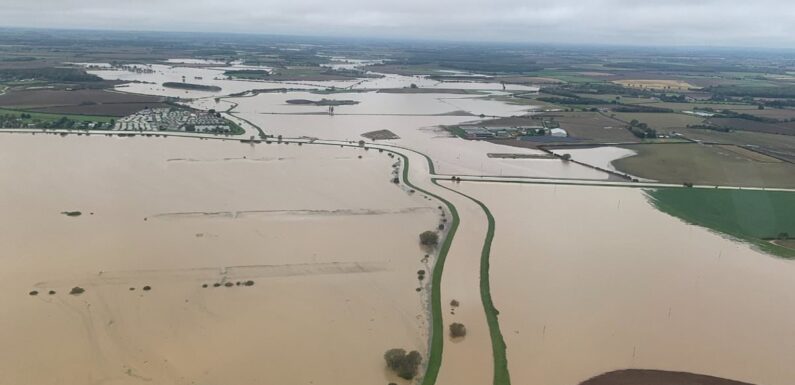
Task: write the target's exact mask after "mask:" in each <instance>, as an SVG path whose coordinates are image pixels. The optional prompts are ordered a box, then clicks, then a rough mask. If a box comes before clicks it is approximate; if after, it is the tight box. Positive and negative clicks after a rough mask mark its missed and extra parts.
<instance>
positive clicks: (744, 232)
mask: <svg viewBox="0 0 795 385" xmlns="http://www.w3.org/2000/svg"><path fill="white" fill-rule="evenodd" d="M648 195H649V197H650V198H651V201H652V202H653V203H654V205H655V206H656V207H657V208H658V209H660V210H661V211H663V212H665V213H668V214H670V215H673V216H675V217H678V218H681V219H683V220H684V221H686V222H688V223H693V224H696V225H699V226H703V227H706V228H709V229H713V230H715V231H719V232H721V233H725V234H728V235H731V236H733V237H737V238H739V239H742V240H745V241H748V242H750V243H753V244H755V245H757V246H758V247H760V248H761V249H762V250H765V251H768V252H771V253H775V254H777V255H780V256H783V257H789V258H795V250H790V249H787V248H784V247H778V246H776V245H772V244H771V243H770V242H768V241H767V240H765V239H771V238H779V237H780V236H781V234H786V236H785V237H787V236H791V235H793V234H795V193H792V192H781V191H758V190H722V189H719V190H712V189H680V188H659V189H655V190H651V191H649V192H648Z"/></svg>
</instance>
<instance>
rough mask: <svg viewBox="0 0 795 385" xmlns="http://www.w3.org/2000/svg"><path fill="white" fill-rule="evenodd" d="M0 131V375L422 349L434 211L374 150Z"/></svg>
mask: <svg viewBox="0 0 795 385" xmlns="http://www.w3.org/2000/svg"><path fill="white" fill-rule="evenodd" d="M2 139H3V140H2V141H0V210H2V212H3V215H2V217H0V243H2V244H3V253H2V255H0V261H1V262H2V264H3V269H2V270H0V301H2V303H3V309H4V313H3V314H4V316H3V317H0V341H2V344H3V346H6V347H13V349H12V348H8V349H3V350H2V352H0V372H1V373H3V376H4V379H3V382H7V383H9V384H46V383H70V384H71V383H74V384H77V383H81V384H83V383H112V384H133V383H140V382H142V381H146V382H152V383H172V384H191V383H229V382H233V383H265V382H276V383H316V384H318V383H339V384H341V383H388V382H401V381H397V379H396V378H394V376H393V375H391V374H389V373H388V372H387V371H386V370H385V369H384V364H383V352H384V351H385V350H387V349H389V348H393V347H403V348H406V349H409V350H411V349H417V350H420V351H421V352H423V356H425V357H427V352H426V350H427V338H428V335H427V330H428V324H427V320H426V310H427V304H426V301H427V299H426V298H425V293H426V291H425V290H423V291H422V292H419V293H418V292H417V291H415V288H417V287H419V286H420V282H419V281H418V280H417V273H416V271H417V270H419V269H428V265H427V264H425V263H422V262H421V258H422V257H423V256H424V254H425V252H424V251H423V250H421V249H420V248H419V247H418V244H417V234H418V233H420V232H421V231H424V230H427V229H429V228H433V227H434V226H436V224H437V223H438V221H439V212H438V209H437V208H436V205H437V203H436V202H431V201H429V200H426V199H423V198H422V197H420V196H418V195H416V194H409V193H408V192H406V191H404V189H402V188H401V187H398V186H396V185H395V184H392V183H390V178H391V175H390V172H391V165H392V162H393V159H391V158H388V157H387V156H386V154H384V153H379V152H377V151H375V150H370V151H364V150H362V149H351V148H340V147H337V146H320V145H312V146H310V145H304V146H297V145H295V144H291V145H283V144H282V145H277V144H271V145H266V144H261V145H258V146H251V145H247V144H242V143H239V142H237V141H219V140H200V139H194V138H175V137H172V138H141V137H136V138H109V137H104V136H90V137H86V136H76V135H70V136H67V137H60V136H54V135H42V134H39V135H35V136H33V135H20V134H7V135H4V136H3V138H2ZM359 156H362V158H361V159H360V158H359ZM64 211H81V212H82V215H80V216H77V217H69V216H66V215H63V214H62V212H64ZM373 229H378V230H377V231H374V230H373ZM428 263H429V264H432V263H433V261H429V262H428ZM246 280H252V281H254V285H253V286H237V285H234V286H232V287H226V286H223V285H222V286H221V287H217V288H214V287H213V284H214V283H221V284H224V283H226V282H231V283H235V284H236V282H238V281H242V282H245V281H246ZM203 284H208V285H209V287H208V288H202V285H203ZM147 285H148V286H151V290H150V291H144V290H143V287H144V286H147ZM75 286H80V287H82V288H84V289H85V290H86V292H85V293H83V294H82V295H79V296H75V295H69V294H68V292H69V291H70V289H71V288H72V287H75ZM130 288H133V289H134V290H130ZM32 290H37V291H38V292H39V294H38V295H37V296H30V295H28V292H29V291H32ZM49 290H55V291H56V294H54V295H49V294H48V291H49Z"/></svg>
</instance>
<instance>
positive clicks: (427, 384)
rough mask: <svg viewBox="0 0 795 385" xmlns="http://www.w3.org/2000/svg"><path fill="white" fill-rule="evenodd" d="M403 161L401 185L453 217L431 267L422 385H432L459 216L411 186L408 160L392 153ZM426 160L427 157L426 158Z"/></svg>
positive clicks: (439, 359) (441, 343)
mask: <svg viewBox="0 0 795 385" xmlns="http://www.w3.org/2000/svg"><path fill="white" fill-rule="evenodd" d="M393 153H394V154H396V155H398V156H400V157H401V158H402V159H403V162H404V163H403V183H405V184H406V185H407V186H409V187H411V188H413V189H415V190H417V191H419V192H422V193H423V194H427V195H428V196H432V197H434V198H436V199H437V200H439V201H440V202H443V203H444V204H445V206H447V209H448V210H450V215H451V216H452V217H453V218H452V222H451V223H450V230H449V231H448V232H447V236H446V237H445V239H444V242H443V243H442V246H441V248H440V249H439V254H438V256H437V258H436V264H435V265H434V267H433V274H432V276H431V341H430V347H429V348H428V351H429V352H428V359H427V360H428V361H427V363H428V364H427V368H426V370H425V375H424V376H423V378H422V385H434V384H435V383H436V378H437V377H438V376H439V368H440V367H441V365H442V351H443V350H444V335H445V334H444V321H443V318H442V290H441V283H442V272H443V271H444V261H445V260H446V259H447V253H448V252H449V251H450V246H451V245H452V244H453V238H454V237H455V233H456V231H457V230H458V224H459V221H460V219H459V216H458V210H456V208H455V206H453V204H452V203H450V202H448V201H447V200H446V199H444V198H442V197H440V196H438V195H436V194H433V193H430V192H428V191H425V190H423V189H421V188H419V187H417V186H414V185H413V184H411V181H410V180H409V158H408V157H407V156H405V155H403V154H400V153H397V152H393ZM426 159H427V157H426ZM429 161H430V160H429Z"/></svg>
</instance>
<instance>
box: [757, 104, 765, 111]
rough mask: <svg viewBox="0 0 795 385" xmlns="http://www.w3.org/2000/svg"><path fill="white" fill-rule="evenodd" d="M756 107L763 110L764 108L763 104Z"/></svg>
mask: <svg viewBox="0 0 795 385" xmlns="http://www.w3.org/2000/svg"><path fill="white" fill-rule="evenodd" d="M756 109H758V110H764V109H765V105H764V104H760V105H759V106H757V107H756Z"/></svg>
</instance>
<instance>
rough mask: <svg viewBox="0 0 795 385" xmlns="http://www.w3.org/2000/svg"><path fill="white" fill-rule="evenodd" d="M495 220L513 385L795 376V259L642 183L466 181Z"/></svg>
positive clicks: (495, 266) (770, 383)
mask: <svg viewBox="0 0 795 385" xmlns="http://www.w3.org/2000/svg"><path fill="white" fill-rule="evenodd" d="M444 183H445V184H447V185H449V186H451V187H452V188H454V189H456V190H459V191H461V192H464V193H466V194H469V195H471V196H473V197H475V198H477V199H479V200H482V201H483V203H484V204H486V205H487V206H488V207H489V208H490V210H491V212H492V213H493V215H494V217H495V220H496V233H495V238H494V243H493V246H492V252H491V259H490V261H491V269H490V280H491V288H492V297H493V299H494V302H495V305H496V307H497V309H498V310H499V311H500V314H499V321H500V326H501V329H502V334H503V336H504V338H505V342H506V344H507V347H508V365H509V369H510V374H511V379H512V382H513V383H517V384H545V385H572V384H578V383H580V382H581V381H584V380H586V379H588V378H590V377H592V376H595V375H598V374H601V373H603V372H607V371H611V370H617V369H624V368H647V369H661V370H673V371H686V372H693V373H702V374H708V375H712V376H718V377H724V378H730V379H734V380H738V381H744V382H749V383H756V384H764V385H788V384H791V383H792V379H793V378H795V367H793V366H792V365H791V363H792V362H793V360H795V281H793V280H792V276H793V274H795V264H793V262H792V261H787V260H782V259H778V258H774V257H771V256H769V255H766V254H763V253H761V252H758V251H756V250H754V249H752V248H750V247H749V246H748V245H746V244H743V243H739V242H736V241H733V240H730V239H727V238H724V237H721V236H720V235H718V234H715V233H712V232H710V231H709V230H706V229H704V228H701V227H697V226H692V225H688V224H686V223H684V222H682V221H680V220H678V219H676V218H674V217H671V216H668V215H666V214H664V213H661V212H659V211H657V210H656V209H655V208H654V207H652V206H651V205H650V204H649V203H648V201H647V199H646V197H645V195H644V192H643V190H641V189H633V188H617V187H585V186H552V185H528V184H496V183H472V182H469V183H468V182H463V183H460V184H456V185H452V184H448V183H447V182H444Z"/></svg>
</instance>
